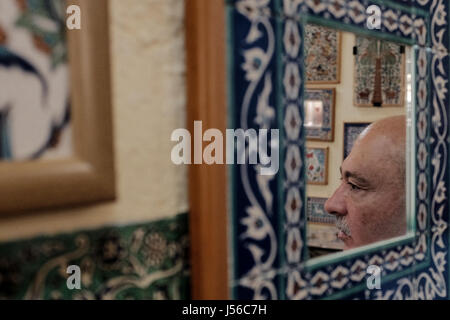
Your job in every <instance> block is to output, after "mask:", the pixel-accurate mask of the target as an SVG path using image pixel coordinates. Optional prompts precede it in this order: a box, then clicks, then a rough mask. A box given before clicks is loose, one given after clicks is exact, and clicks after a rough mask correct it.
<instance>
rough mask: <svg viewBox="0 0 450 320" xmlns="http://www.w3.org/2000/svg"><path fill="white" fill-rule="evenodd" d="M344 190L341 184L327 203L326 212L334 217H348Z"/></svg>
mask: <svg viewBox="0 0 450 320" xmlns="http://www.w3.org/2000/svg"><path fill="white" fill-rule="evenodd" d="M344 193H345V192H344V188H343V185H342V184H341V185H340V186H339V187H338V188H337V189H336V190H335V191H334V193H333V195H332V196H331V197H330V198H328V200H327V201H326V202H325V210H326V211H327V212H328V213H330V214H334V215H346V214H347V206H346V204H345V194H344Z"/></svg>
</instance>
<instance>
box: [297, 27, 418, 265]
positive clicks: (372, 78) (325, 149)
mask: <svg viewBox="0 0 450 320" xmlns="http://www.w3.org/2000/svg"><path fill="white" fill-rule="evenodd" d="M413 54H414V50H413V48H412V47H410V46H407V45H404V44H401V43H395V42H390V41H387V40H383V39H379V38H370V37H366V36H363V35H359V34H354V33H350V32H343V31H339V30H334V29H329V28H326V27H322V26H319V25H314V24H307V25H306V26H305V52H304V56H305V69H306V71H305V78H306V80H307V82H306V86H305V95H304V96H305V100H304V104H303V105H304V113H305V114H304V116H305V121H304V129H305V130H304V132H305V138H306V150H305V162H306V163H305V166H306V168H305V171H306V172H305V178H306V181H307V188H306V198H307V199H306V204H307V205H306V215H307V243H308V252H309V257H310V258H314V257H319V256H323V255H327V254H331V253H336V252H341V251H344V252H345V251H347V250H349V249H354V248H361V247H362V246H366V245H371V244H375V243H377V242H379V241H384V240H388V239H392V238H395V237H400V236H404V235H406V234H407V232H410V231H411V227H410V223H409V221H411V218H410V217H409V216H407V212H409V213H411V210H408V208H409V207H411V204H410V203H409V201H408V199H411V200H410V201H413V199H414V195H413V196H412V197H410V196H409V193H410V192H411V190H410V189H409V188H407V187H406V186H407V185H411V183H412V182H411V181H409V179H412V178H411V177H413V176H414V174H407V173H408V172H414V171H413V170H412V167H411V166H412V164H411V162H412V161H410V158H412V159H413V158H414V150H412V149H411V148H412V147H411V146H412V143H409V141H410V140H411V137H414V135H413V132H412V130H413V127H412V126H410V125H409V126H408V125H407V124H408V123H409V124H410V123H411V117H412V116H413V112H412V110H413V106H412V99H411V97H412V91H413V85H412V84H413V83H414V82H413V77H414V75H413V67H412V66H411V64H412V61H414V59H413ZM412 123H414V121H412ZM411 170H412V171H411Z"/></svg>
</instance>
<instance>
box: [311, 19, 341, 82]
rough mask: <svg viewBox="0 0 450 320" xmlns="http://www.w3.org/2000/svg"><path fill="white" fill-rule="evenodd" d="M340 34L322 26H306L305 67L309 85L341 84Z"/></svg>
mask: <svg viewBox="0 0 450 320" xmlns="http://www.w3.org/2000/svg"><path fill="white" fill-rule="evenodd" d="M340 36H341V34H340V32H339V31H336V30H333V29H329V28H325V27H322V26H318V25H314V24H307V25H306V26H305V66H306V70H305V72H306V82H307V83H308V84H325V83H339V82H340V69H341V50H340V48H341V39H340Z"/></svg>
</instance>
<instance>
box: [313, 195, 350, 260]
mask: <svg viewBox="0 0 450 320" xmlns="http://www.w3.org/2000/svg"><path fill="white" fill-rule="evenodd" d="M326 201H327V198H319V197H308V199H307V205H306V217H307V221H308V227H307V229H308V234H307V243H308V247H310V256H311V255H314V254H315V253H314V252H312V250H311V247H315V248H324V249H335V250H342V249H343V247H344V243H343V242H342V241H341V240H339V239H338V238H337V236H336V231H337V229H336V216H334V215H332V214H329V213H328V212H326V211H325V207H324V206H325V202H326Z"/></svg>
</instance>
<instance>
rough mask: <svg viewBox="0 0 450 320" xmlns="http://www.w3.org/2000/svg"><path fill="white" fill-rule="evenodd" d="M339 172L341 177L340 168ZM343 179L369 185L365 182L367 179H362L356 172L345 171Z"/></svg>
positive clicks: (340, 168)
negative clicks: (350, 179)
mask: <svg viewBox="0 0 450 320" xmlns="http://www.w3.org/2000/svg"><path fill="white" fill-rule="evenodd" d="M339 171H340V172H341V176H342V167H339ZM344 176H345V178H346V179H348V178H353V179H355V180H357V181H359V182H360V183H362V184H366V185H368V184H369V181H367V179H365V178H364V177H362V176H361V175H360V174H358V173H357V172H351V171H345V174H344Z"/></svg>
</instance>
